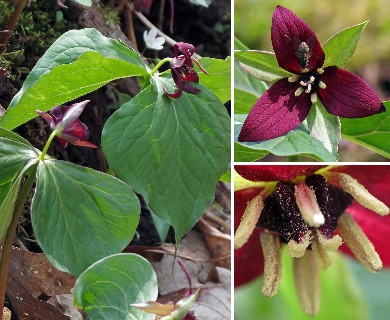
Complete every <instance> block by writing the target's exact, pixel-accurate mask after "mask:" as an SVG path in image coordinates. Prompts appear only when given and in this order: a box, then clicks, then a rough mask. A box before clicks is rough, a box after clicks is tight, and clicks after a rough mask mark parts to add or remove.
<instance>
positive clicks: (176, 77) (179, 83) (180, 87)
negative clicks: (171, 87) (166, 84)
mask: <svg viewBox="0 0 390 320" xmlns="http://www.w3.org/2000/svg"><path fill="white" fill-rule="evenodd" d="M171 74H172V79H173V81H174V82H175V84H176V85H177V88H178V90H177V91H176V92H175V93H169V92H168V91H167V90H166V89H165V88H163V90H164V92H165V94H166V95H167V96H169V97H171V98H180V96H181V95H182V93H183V83H182V81H181V78H180V74H179V72H178V71H177V70H176V69H171Z"/></svg>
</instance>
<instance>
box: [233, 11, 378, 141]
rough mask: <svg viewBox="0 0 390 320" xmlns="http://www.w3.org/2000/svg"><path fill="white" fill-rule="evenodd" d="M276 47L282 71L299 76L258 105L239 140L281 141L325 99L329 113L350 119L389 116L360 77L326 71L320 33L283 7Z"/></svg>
mask: <svg viewBox="0 0 390 320" xmlns="http://www.w3.org/2000/svg"><path fill="white" fill-rule="evenodd" d="M271 41H272V46H273V48H274V51H275V56H276V59H277V61H278V64H279V66H280V67H281V68H283V69H285V70H287V71H289V72H291V73H293V74H294V75H293V76H291V77H289V78H284V79H281V80H279V81H277V82H276V83H274V84H273V85H272V86H271V87H270V88H269V89H268V90H267V91H266V92H265V93H264V94H263V95H262V96H261V97H260V99H259V100H258V101H257V102H256V103H255V105H254V106H253V108H252V110H251V111H250V113H249V115H248V117H247V118H246V120H245V123H244V125H243V127H242V129H241V132H240V135H239V137H238V140H239V141H241V142H255V141H262V140H268V139H273V138H277V137H279V136H282V135H284V134H286V133H287V132H289V131H290V130H292V129H294V128H295V127H297V126H298V125H299V124H300V123H301V122H302V121H303V120H305V118H306V117H307V115H308V114H309V111H310V107H311V105H312V103H314V102H316V101H317V99H319V100H320V101H321V102H322V104H323V105H324V107H325V108H326V110H327V111H328V112H329V113H331V114H333V115H336V116H340V117H344V118H363V117H368V116H371V115H374V114H377V113H381V112H384V111H385V107H384V105H383V104H382V102H381V101H380V99H379V97H378V96H377V94H376V93H375V92H374V91H373V90H372V89H371V88H370V87H369V86H368V84H367V83H366V82H365V81H364V80H363V79H361V78H360V77H358V76H357V75H355V74H353V73H351V72H348V71H345V70H342V69H340V68H338V67H336V66H329V67H326V68H324V69H322V66H323V64H324V61H325V53H324V51H323V50H322V48H321V45H320V43H319V41H318V39H317V37H316V35H315V33H314V31H313V30H312V29H311V28H310V27H309V26H308V25H307V24H306V23H305V22H304V21H303V20H302V19H300V18H299V17H298V16H297V15H296V14H294V13H293V12H291V11H290V10H288V9H286V8H284V7H281V6H277V7H276V10H275V12H274V15H273V18H272V28H271Z"/></svg>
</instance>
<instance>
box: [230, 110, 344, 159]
mask: <svg viewBox="0 0 390 320" xmlns="http://www.w3.org/2000/svg"><path fill="white" fill-rule="evenodd" d="M235 118H236V121H235V125H234V141H236V143H237V144H240V145H242V146H244V147H246V148H248V149H251V150H246V149H244V148H239V149H237V152H238V153H237V154H236V149H235V154H234V160H235V161H237V162H238V161H244V160H243V159H248V158H249V159H250V158H253V157H254V155H255V152H256V151H257V152H258V155H259V156H262V155H266V152H268V153H273V154H274V155H276V156H297V155H306V156H309V157H312V158H314V159H316V160H320V161H329V162H333V161H337V159H336V158H335V157H334V156H333V155H332V154H331V153H330V152H329V151H328V150H326V149H325V147H324V145H323V144H322V143H321V142H320V141H318V140H317V139H316V138H314V137H312V136H310V135H309V132H308V130H307V128H305V127H304V126H303V125H302V124H301V125H300V126H299V127H297V128H295V129H294V130H292V131H290V132H288V133H287V134H286V135H284V136H281V137H278V138H275V139H271V140H266V141H262V142H238V135H239V133H240V131H241V128H242V125H243V122H244V119H245V116H244V115H238V116H236V117H235ZM246 152H248V154H246ZM253 160H255V159H253ZM256 160H257V159H256Z"/></svg>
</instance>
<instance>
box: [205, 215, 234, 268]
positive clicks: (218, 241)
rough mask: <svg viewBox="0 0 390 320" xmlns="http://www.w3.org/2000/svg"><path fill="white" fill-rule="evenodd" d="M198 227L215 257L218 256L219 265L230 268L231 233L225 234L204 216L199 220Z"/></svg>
mask: <svg viewBox="0 0 390 320" xmlns="http://www.w3.org/2000/svg"><path fill="white" fill-rule="evenodd" d="M198 227H199V229H200V230H201V231H202V233H203V235H204V237H205V238H206V242H207V245H208V247H209V249H210V251H211V252H212V254H213V257H214V258H217V261H216V263H217V265H218V266H219V267H224V268H227V269H230V267H231V264H230V255H231V237H230V235H227V234H224V233H222V232H220V231H219V230H218V229H216V228H215V227H213V226H211V225H210V224H209V223H208V221H207V220H206V219H205V218H204V217H202V218H201V219H200V220H199V221H198Z"/></svg>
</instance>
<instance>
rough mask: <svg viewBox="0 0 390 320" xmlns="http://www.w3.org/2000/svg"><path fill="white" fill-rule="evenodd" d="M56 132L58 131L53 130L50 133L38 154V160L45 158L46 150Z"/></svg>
mask: <svg viewBox="0 0 390 320" xmlns="http://www.w3.org/2000/svg"><path fill="white" fill-rule="evenodd" d="M57 133H58V132H57V130H54V131H53V132H52V133H51V135H50V137H49V139H47V141H46V144H45V147H44V148H43V151H42V153H41V155H40V156H39V161H43V160H44V159H45V155H46V152H47V150H48V149H49V147H50V144H51V142H52V141H53V139H54V137H55V136H56V135H57Z"/></svg>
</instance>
